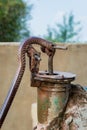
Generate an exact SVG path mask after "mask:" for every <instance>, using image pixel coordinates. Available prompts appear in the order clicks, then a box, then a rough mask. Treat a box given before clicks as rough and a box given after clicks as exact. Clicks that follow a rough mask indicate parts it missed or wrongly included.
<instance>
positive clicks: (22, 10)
mask: <svg viewBox="0 0 87 130" xmlns="http://www.w3.org/2000/svg"><path fill="white" fill-rule="evenodd" d="M31 9H32V5H29V6H27V5H26V3H25V2H24V1H23V0H0V42H10V41H20V40H21V39H24V38H26V37H28V36H29V35H30V31H29V29H27V19H28V20H31V15H30V13H31Z"/></svg>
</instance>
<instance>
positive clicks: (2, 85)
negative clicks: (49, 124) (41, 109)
mask: <svg viewBox="0 0 87 130" xmlns="http://www.w3.org/2000/svg"><path fill="white" fill-rule="evenodd" d="M0 44H1V43H0ZM18 48H19V45H15V44H11V45H10V44H8V45H1V46H0V106H1V105H2V103H3V101H4V99H5V97H6V94H7V92H8V89H9V87H10V86H11V83H12V81H13V79H14V76H15V73H16V71H17V68H18V58H17V55H18ZM86 59H87V44H84V45H83V44H82V45H81V44H76V45H72V44H69V45H68V50H66V51H63V50H57V51H56V54H55V57H54V70H55V71H67V72H72V73H75V74H76V75H77V76H76V80H75V83H78V84H81V85H82V86H87V60H86ZM47 60H48V59H47V56H46V54H42V61H41V65H40V70H47ZM36 100H37V89H36V88H33V87H31V86H30V71H29V65H28V58H27V65H26V71H25V73H24V76H23V79H22V82H21V84H20V87H19V89H18V92H17V94H16V96H15V99H14V102H13V104H12V106H11V109H10V110H9V113H8V115H7V117H6V119H5V122H4V124H3V126H2V130H32V117H31V105H32V103H34V102H36ZM33 113H34V112H33Z"/></svg>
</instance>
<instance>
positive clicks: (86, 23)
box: [26, 0, 87, 41]
mask: <svg viewBox="0 0 87 130" xmlns="http://www.w3.org/2000/svg"><path fill="white" fill-rule="evenodd" d="M26 2H28V3H29V4H30V3H32V4H34V7H33V9H32V12H31V14H32V20H31V23H30V29H31V31H32V35H34V36H41V35H45V34H46V32H47V27H48V25H49V26H50V27H54V26H55V25H56V23H61V22H62V17H63V15H64V14H66V13H67V14H69V13H70V12H73V14H74V16H75V21H80V22H81V26H82V31H81V33H80V40H82V41H87V36H86V35H87V0H26Z"/></svg>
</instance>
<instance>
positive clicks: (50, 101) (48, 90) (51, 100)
mask: <svg viewBox="0 0 87 130" xmlns="http://www.w3.org/2000/svg"><path fill="white" fill-rule="evenodd" d="M75 76H76V75H75V74H71V73H67V72H54V73H53V75H49V73H48V72H40V73H39V74H37V75H36V77H35V79H36V81H37V83H38V84H36V85H37V87H38V88H37V93H38V94H37V95H38V97H37V104H38V106H37V107H38V109H37V110H38V125H37V129H36V130H42V129H43V130H47V128H48V126H49V123H50V122H52V121H53V120H54V119H55V118H56V117H57V116H58V115H59V114H60V113H61V112H62V109H63V108H64V107H65V105H66V103H67V101H68V98H69V91H70V88H71V85H70V82H71V81H73V80H74V79H75ZM49 130H50V129H49ZM54 130H55V129H54Z"/></svg>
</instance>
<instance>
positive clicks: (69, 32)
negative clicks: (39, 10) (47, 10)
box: [45, 13, 81, 42]
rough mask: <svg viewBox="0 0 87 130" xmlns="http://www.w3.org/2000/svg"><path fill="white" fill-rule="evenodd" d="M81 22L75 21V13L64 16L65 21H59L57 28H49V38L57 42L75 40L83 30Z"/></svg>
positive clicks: (47, 37)
mask: <svg viewBox="0 0 87 130" xmlns="http://www.w3.org/2000/svg"><path fill="white" fill-rule="evenodd" d="M80 25H81V23H80V22H75V20H74V15H73V13H70V14H69V16H68V17H67V15H64V16H63V22H62V23H61V24H59V23H57V24H56V28H50V27H48V29H47V36H45V38H46V39H47V40H51V41H55V42H73V41H74V42H75V41H76V40H77V37H78V36H79V33H80V31H81V27H80Z"/></svg>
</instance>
